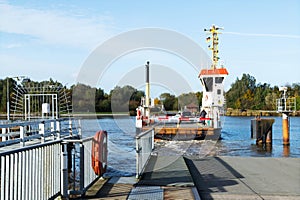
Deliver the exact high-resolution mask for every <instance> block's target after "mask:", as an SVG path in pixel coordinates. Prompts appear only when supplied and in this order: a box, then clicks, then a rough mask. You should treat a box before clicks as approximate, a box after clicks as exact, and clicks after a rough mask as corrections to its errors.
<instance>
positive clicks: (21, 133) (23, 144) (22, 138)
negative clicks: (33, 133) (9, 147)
mask: <svg viewBox="0 0 300 200" xmlns="http://www.w3.org/2000/svg"><path fill="white" fill-rule="evenodd" d="M25 132H26V127H25V126H20V147H24V146H25V140H24V136H25Z"/></svg>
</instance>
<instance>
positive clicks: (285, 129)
mask: <svg viewBox="0 0 300 200" xmlns="http://www.w3.org/2000/svg"><path fill="white" fill-rule="evenodd" d="M289 128H290V127H289V116H288V114H287V113H282V139H283V145H290V130H289Z"/></svg>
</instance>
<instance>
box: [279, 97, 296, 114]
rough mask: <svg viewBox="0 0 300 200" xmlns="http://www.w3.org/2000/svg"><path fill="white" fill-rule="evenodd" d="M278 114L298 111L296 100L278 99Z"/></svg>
mask: <svg viewBox="0 0 300 200" xmlns="http://www.w3.org/2000/svg"><path fill="white" fill-rule="evenodd" d="M276 106H277V112H294V111H296V98H295V97H291V98H280V99H276Z"/></svg>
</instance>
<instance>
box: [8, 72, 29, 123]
mask: <svg viewBox="0 0 300 200" xmlns="http://www.w3.org/2000/svg"><path fill="white" fill-rule="evenodd" d="M15 78H16V79H17V81H20V80H21V79H24V78H25V76H15V77H7V80H6V81H7V82H6V99H7V103H6V110H7V111H6V112H7V121H9V120H10V118H9V116H10V113H9V107H10V106H9V79H15Z"/></svg>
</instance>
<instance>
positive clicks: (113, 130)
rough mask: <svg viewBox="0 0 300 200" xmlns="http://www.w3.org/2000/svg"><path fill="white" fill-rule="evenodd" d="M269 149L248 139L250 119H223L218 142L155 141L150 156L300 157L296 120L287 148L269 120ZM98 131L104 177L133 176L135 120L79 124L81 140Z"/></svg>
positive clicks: (292, 122)
mask: <svg viewBox="0 0 300 200" xmlns="http://www.w3.org/2000/svg"><path fill="white" fill-rule="evenodd" d="M273 118H274V119H275V123H274V124H273V146H272V148H271V149H265V148H263V147H258V146H256V145H255V140H252V139H251V137H250V136H251V132H250V130H251V129H250V128H251V127H250V125H251V119H253V117H224V120H223V121H224V125H223V129H222V135H221V137H222V139H221V140H219V141H210V140H191V141H159V142H157V143H156V145H155V150H154V153H159V154H164V155H186V156H199V157H205V156H243V157H247V156H256V157H257V156H265V157H298V158H299V157H300V118H299V117H291V118H290V146H289V147H287V148H284V147H283V145H282V119H281V117H273ZM98 130H106V131H107V132H108V165H109V167H108V174H109V175H110V176H133V175H134V174H135V167H136V160H135V159H136V157H135V135H136V133H135V118H134V117H118V118H102V119H85V120H82V132H83V137H89V136H93V135H94V134H95V133H96V131H98Z"/></svg>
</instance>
